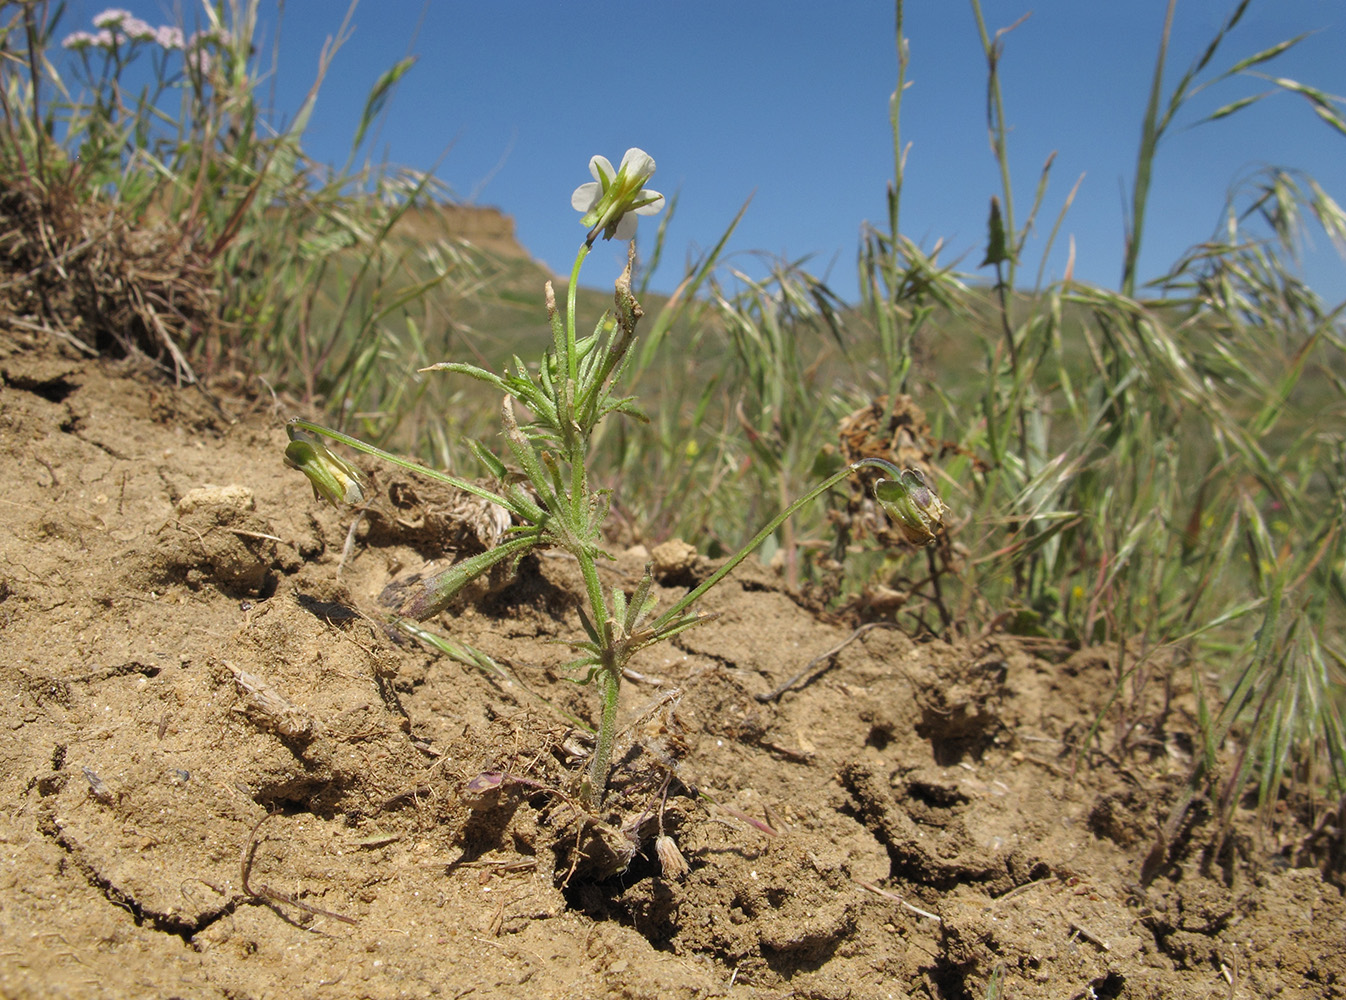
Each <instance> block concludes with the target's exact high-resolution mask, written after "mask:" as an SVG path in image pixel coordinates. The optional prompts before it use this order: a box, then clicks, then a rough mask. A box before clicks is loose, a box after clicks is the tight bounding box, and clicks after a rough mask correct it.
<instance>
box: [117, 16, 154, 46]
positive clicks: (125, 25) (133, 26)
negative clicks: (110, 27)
mask: <svg viewBox="0 0 1346 1000" xmlns="http://www.w3.org/2000/svg"><path fill="white" fill-rule="evenodd" d="M121 29H122V31H124V32H126V37H127V38H130V39H131V40H132V41H136V42H152V41H154V38H155V30H154V28H153V26H152V25H151V24H150V23H149V22H148V21H142V20H141V19H140V18H138V17H128V18H126V19H125V20H123V21H122V23H121Z"/></svg>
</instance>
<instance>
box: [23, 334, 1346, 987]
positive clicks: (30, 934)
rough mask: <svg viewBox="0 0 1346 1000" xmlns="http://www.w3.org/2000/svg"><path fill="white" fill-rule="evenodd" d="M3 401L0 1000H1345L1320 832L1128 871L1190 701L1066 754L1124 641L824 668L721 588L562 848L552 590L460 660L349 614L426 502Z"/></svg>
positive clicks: (1158, 690) (1206, 848) (37, 403)
mask: <svg viewBox="0 0 1346 1000" xmlns="http://www.w3.org/2000/svg"><path fill="white" fill-rule="evenodd" d="M0 376H2V377H3V389H0V477H3V481H4V483H5V490H4V497H3V500H2V501H0V503H3V516H2V517H0V697H2V698H3V701H0V705H2V706H3V707H2V708H0V734H3V735H2V736H0V801H2V802H3V804H4V808H3V810H0V996H3V997H5V998H28V997H32V998H37V997H44V998H45V997H73V998H82V997H184V998H186V997H190V998H196V997H202V998H264V997H286V998H307V997H315V998H318V997H330V998H345V997H377V998H384V997H388V998H391V997H465V996H471V997H474V998H479V997H528V998H551V997H557V998H561V997H575V998H581V997H642V998H643V997H649V998H659V1000H674V998H679V1000H680V998H693V997H719V996H727V997H744V998H777V997H810V998H833V997H835V998H843V997H850V998H862V997H875V998H878V997H894V998H901V997H922V998H932V1000H933V998H938V1000H965V998H966V1000H971V998H982V997H988V996H996V995H999V996H1003V997H1016V998H1060V1000H1067V998H1091V997H1099V998H1123V997H1124V998H1139V997H1146V998H1156V1000H1157V998H1167V1000H1186V998H1230V997H1268V996H1278V997H1295V998H1298V997H1303V998H1311V997H1312V998H1321V997H1341V996H1346V947H1344V945H1346V907H1343V902H1342V896H1341V891H1340V886H1341V884H1342V856H1341V834H1340V826H1341V824H1340V819H1341V817H1340V816H1339V815H1336V814H1335V813H1333V812H1331V811H1326V812H1321V811H1320V812H1319V813H1314V812H1312V811H1311V810H1309V809H1306V808H1305V809H1300V808H1298V807H1293V806H1287V807H1286V808H1285V809H1284V810H1282V811H1281V812H1280V813H1278V815H1277V818H1276V823H1275V824H1274V826H1273V827H1272V828H1271V829H1270V830H1269V831H1268V832H1266V833H1265V834H1262V833H1259V832H1258V830H1257V828H1256V827H1254V826H1253V825H1252V824H1251V823H1249V822H1248V821H1247V818H1246V816H1245V815H1244V814H1243V813H1240V814H1239V824H1240V825H1239V826H1238V827H1236V829H1235V832H1234V836H1233V837H1232V838H1231V839H1230V840H1229V841H1228V845H1229V846H1228V849H1226V850H1225V851H1223V852H1219V851H1214V850H1212V847H1211V845H1212V844H1213V843H1214V842H1215V839H1216V837H1215V834H1216V823H1215V822H1214V820H1213V819H1212V818H1211V809H1210V808H1209V807H1208V806H1207V805H1206V804H1204V803H1203V802H1202V801H1201V800H1200V799H1198V801H1197V802H1196V803H1195V804H1194V806H1193V808H1192V809H1191V810H1190V812H1189V813H1188V817H1187V820H1186V822H1185V823H1184V824H1183V825H1182V827H1181V829H1180V830H1179V831H1178V832H1177V835H1176V836H1174V837H1172V838H1170V839H1168V840H1166V841H1165V842H1163V843H1160V842H1159V831H1160V829H1161V827H1162V826H1163V824H1164V821H1165V820H1166V818H1167V817H1168V815H1169V810H1170V808H1171V806H1172V804H1173V802H1174V801H1175V799H1176V798H1177V796H1178V795H1179V793H1180V791H1181V789H1182V788H1183V787H1184V784H1185V781H1186V776H1187V774H1188V771H1189V768H1190V766H1191V760H1190V751H1191V748H1192V746H1193V745H1194V742H1195V739H1196V737H1195V733H1196V725H1195V721H1194V717H1193V711H1192V702H1191V698H1190V696H1189V693H1188V692H1187V691H1186V690H1185V689H1184V687H1183V686H1182V685H1183V683H1185V681H1183V680H1182V678H1181V677H1179V678H1177V679H1176V680H1175V681H1174V683H1172V684H1165V683H1163V682H1162V681H1163V679H1162V678H1161V677H1151V678H1150V680H1149V683H1148V684H1147V685H1144V686H1143V687H1137V686H1136V685H1131V686H1128V687H1127V689H1126V692H1125V695H1124V697H1123V698H1121V699H1119V700H1118V701H1117V702H1116V703H1115V704H1113V705H1112V707H1111V708H1109V709H1108V711H1107V713H1106V714H1105V715H1104V717H1103V721H1102V725H1101V726H1100V727H1099V728H1098V729H1097V731H1096V734H1095V733H1094V731H1093V727H1094V724H1095V721H1096V719H1097V718H1098V716H1099V713H1100V711H1101V710H1102V709H1103V707H1104V706H1105V704H1107V703H1108V699H1109V696H1110V695H1111V693H1112V691H1113V689H1114V683H1113V671H1114V669H1115V666H1114V665H1115V662H1116V651H1115V650H1109V649H1085V650H1072V649H1068V648H1065V647H1064V646H1058V645H1053V644H1043V643H1040V644H1037V645H1026V644H1024V643H1023V642H1021V641H1019V640H1016V639H1013V638H1012V637H1009V636H1004V635H998V634H992V635H987V636H982V637H979V638H976V639H969V640H961V641H958V642H955V643H947V642H944V641H940V640H936V639H930V638H928V637H926V638H923V639H922V638H914V637H911V636H907V635H904V634H902V633H901V632H899V631H896V630H893V629H889V628H870V629H867V630H864V631H862V632H860V633H859V634H857V633H856V628H855V623H851V622H840V621H835V620H831V619H828V618H826V617H824V616H820V615H819V614H817V613H815V612H814V611H812V610H810V609H808V608H806V607H804V606H801V603H800V602H799V601H797V600H796V599H794V598H793V597H792V595H791V594H790V593H789V592H788V591H787V589H786V588H785V587H784V586H783V585H782V583H781V582H780V580H779V579H778V578H777V577H776V576H775V575H774V574H772V573H771V572H770V571H769V570H767V569H764V568H761V567H758V566H748V565H745V567H744V568H743V569H742V570H741V571H740V572H738V573H736V574H735V575H734V576H732V577H730V579H729V580H728V581H727V582H726V583H725V584H724V585H723V586H721V587H720V588H719V589H718V590H717V591H716V592H714V593H712V595H711V596H710V597H709V598H708V600H707V601H706V604H705V608H706V609H707V610H712V611H716V612H719V617H718V618H716V619H715V620H714V621H713V622H711V623H709V624H707V625H705V626H703V627H700V628H697V629H693V630H691V631H689V632H687V633H685V634H683V635H682V636H680V637H678V639H677V640H676V644H668V645H665V646H662V647H657V648H655V649H653V650H649V651H647V652H646V653H645V654H643V655H644V658H643V659H640V660H638V661H637V662H636V663H635V664H634V668H635V669H636V670H637V671H638V673H639V675H640V676H639V678H638V679H633V680H631V681H630V682H629V683H627V684H626V685H625V687H624V703H623V718H624V720H626V724H627V729H626V731H625V733H624V735H623V737H622V739H621V741H620V743H619V751H618V758H619V761H618V766H617V768H616V770H615V772H614V776H613V783H612V790H611V792H610V794H609V797H608V801H607V804H606V806H605V809H604V811H603V814H602V815H601V816H588V815H585V814H584V813H583V812H582V811H581V810H579V809H578V808H577V806H576V804H575V802H574V801H573V800H572V798H571V795H570V793H571V792H572V791H573V789H574V787H575V782H576V780H577V775H578V774H579V773H580V771H581V769H582V762H583V759H584V756H585V754H586V753H587V747H588V744H587V742H586V740H585V738H584V735H583V733H582V731H581V730H579V729H578V728H576V727H574V726H572V725H570V724H569V723H568V722H567V721H566V719H567V713H568V714H569V715H570V716H574V717H578V718H580V719H584V720H592V719H593V718H594V715H595V710H596V699H595V697H594V694H595V693H594V692H593V691H591V690H589V689H587V688H584V687H581V686H578V685H576V684H574V683H572V682H571V681H570V680H568V679H567V677H566V676H565V674H564V673H563V672H562V671H561V670H560V669H559V667H560V665H561V664H563V663H564V662H565V661H566V660H567V659H568V658H569V655H570V654H569V650H568V649H567V647H566V646H565V645H563V644H561V643H558V642H557V640H562V639H566V638H569V637H574V636H577V635H579V634H581V627H580V624H579V618H578V614H577V607H578V602H579V595H580V593H581V589H580V586H579V580H578V574H577V572H575V570H574V567H573V566H572V565H571V564H569V563H567V562H566V560H565V559H564V558H561V557H559V556H543V557H541V558H534V559H530V560H527V561H525V562H524V563H523V564H522V565H521V566H520V567H519V570H518V573H517V575H516V576H515V577H513V578H512V579H509V580H504V581H497V584H498V585H497V586H496V587H494V588H493V589H490V590H486V589H483V590H481V591H480V592H478V593H476V594H474V595H473V598H472V599H471V600H470V601H468V602H466V603H465V604H464V605H463V606H461V607H459V608H457V609H455V610H453V611H452V612H451V613H449V614H446V615H445V616H443V617H442V618H441V619H440V620H439V621H438V622H435V623H431V624H432V625H434V627H435V628H436V629H438V630H439V631H441V632H442V633H443V634H445V635H447V636H449V637H451V638H452V639H453V640H455V641H457V642H459V643H465V644H470V645H471V646H472V647H475V648H476V649H478V650H480V651H482V652H483V653H485V654H487V655H488V656H490V657H492V658H494V661H495V664H496V666H497V667H498V668H499V669H498V670H497V669H496V668H495V667H492V666H490V665H489V664H486V665H482V666H473V665H469V664H467V663H464V662H460V661H458V660H454V659H452V658H450V657H448V656H445V655H443V654H439V653H432V652H430V651H429V650H427V649H426V648H425V647H423V646H422V645H420V644H418V643H416V642H413V641H409V640H407V639H406V638H405V637H404V636H402V635H401V634H400V633H397V632H395V631H390V629H389V627H388V626H387V625H386V624H385V621H386V615H385V610H384V603H383V602H384V601H386V599H387V597H386V588H388V586H389V584H390V583H395V582H396V581H399V580H405V578H406V576H407V574H413V573H416V572H419V571H420V570H421V569H422V568H423V566H424V564H425V562H426V561H427V560H441V561H442V560H443V559H445V558H449V557H451V556H452V552H453V550H454V548H455V547H459V548H461V547H462V545H463V544H464V543H463V540H462V537H461V536H462V533H463V529H462V526H461V524H460V523H459V522H458V521H457V520H455V518H456V517H457V514H456V513H455V512H456V511H459V510H460V506H461V505H459V506H458V507H456V506H455V503H456V500H455V498H452V497H446V496H444V495H443V493H442V491H437V490H434V489H432V488H431V487H429V486H427V485H426V484H423V483H415V482H413V481H410V480H408V479H407V478H405V477H401V478H396V477H393V476H391V475H390V474H388V473H387V472H386V471H384V472H383V473H382V474H381V475H380V478H379V479H378V481H377V490H376V495H375V497H374V500H373V503H372V505H371V507H370V509H369V510H367V511H365V512H364V513H363V515H362V516H361V517H360V518H359V519H358V522H357V523H356V524H355V527H354V529H353V530H352V517H351V515H350V513H349V512H347V513H340V512H337V511H334V510H332V509H331V508H328V507H324V506H323V505H321V504H319V503H318V502H316V501H315V500H314V499H313V497H312V494H311V492H310V490H309V487H308V484H307V483H306V482H305V481H304V480H303V478H302V477H301V476H300V475H299V474H297V473H295V472H293V471H290V470H287V469H285V468H284V467H283V466H282V464H281V454H282V451H283V448H284V443H285V440H286V439H285V434H284V430H283V418H284V417H285V416H287V415H288V414H283V413H278V412H275V411H274V410H273V409H272V406H271V402H270V400H260V401H256V402H251V403H250V402H249V401H246V400H240V399H238V398H234V397H229V396H227V395H225V396H224V397H223V398H222V405H223V407H224V412H220V411H218V410H217V409H216V408H214V407H213V406H212V405H211V403H210V402H208V401H207V400H206V399H205V398H204V397H203V396H202V395H201V394H200V393H198V392H196V391H193V390H187V391H179V390H176V389H173V388H171V387H167V386H164V385H159V384H155V383H154V382H153V381H150V380H147V379H143V378H135V377H130V376H128V375H126V374H125V373H120V372H119V371H118V370H116V369H115V368H112V367H109V366H108V365H107V364H106V363H95V362H88V361H80V360H74V359H70V358H66V357H63V356H61V355H59V354H57V353H54V352H53V351H52V350H51V349H50V348H48V347H44V346H43V345H38V344H32V343H29V342H27V341H26V340H24V339H23V338H22V337H20V336H18V335H13V334H9V333H6V334H4V335H3V337H0ZM645 558H646V555H645V554H644V553H642V552H639V551H633V552H628V553H625V554H622V555H621V556H620V557H619V558H618V559H617V560H616V561H615V562H614V563H613V564H612V566H611V568H610V571H609V576H610V582H613V583H616V582H620V581H622V580H626V581H629V583H630V584H631V585H632V586H634V584H635V583H636V581H637V580H638V578H639V575H640V572H641V569H642V566H643V563H644V561H645ZM707 572H709V564H708V563H707V562H706V561H705V560H704V559H700V558H696V559H687V560H682V561H679V560H678V559H676V558H673V559H666V560H665V562H664V563H663V564H662V569H661V582H660V587H659V589H660V596H661V599H662V603H664V605H665V606H667V603H668V602H669V600H670V598H672V597H673V596H674V595H675V594H677V593H681V592H683V591H685V589H686V588H687V587H688V586H689V585H691V584H693V582H694V581H695V580H697V579H701V578H704V575H705V574H706V573H707ZM394 591H395V588H394ZM394 591H388V592H387V593H393V592H394ZM829 650H835V652H834V653H832V655H830V656H827V657H824V658H823V659H822V660H820V661H819V662H818V664H816V665H815V668H814V670H813V675H812V676H810V677H809V678H806V679H805V681H804V682H802V683H800V684H799V685H797V686H796V687H795V688H793V689H791V690H789V691H787V692H785V693H784V694H782V695H781V696H780V697H779V698H776V699H771V698H769V697H767V696H768V695H769V694H770V693H771V692H772V691H773V690H775V689H777V688H778V687H779V686H780V685H781V684H782V683H783V682H784V681H786V680H788V679H789V678H790V677H792V676H793V675H795V674H797V673H798V672H800V671H801V670H802V669H804V667H805V666H806V664H808V663H809V662H810V661H811V660H813V659H814V658H815V657H818V656H819V655H820V654H825V653H827V652H828V651H829ZM1091 734H1092V735H1091ZM1156 845H1158V846H1156ZM680 860H681V862H683V863H684V864H680V863H679V861H680ZM997 989H998V990H1000V991H1001V992H1000V993H999V994H997V993H996V992H995V991H996V990H997Z"/></svg>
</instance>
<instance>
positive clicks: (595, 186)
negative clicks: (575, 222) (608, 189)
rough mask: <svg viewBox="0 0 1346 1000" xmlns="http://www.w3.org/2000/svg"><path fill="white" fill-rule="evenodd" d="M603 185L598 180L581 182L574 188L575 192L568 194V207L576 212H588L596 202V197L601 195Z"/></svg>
mask: <svg viewBox="0 0 1346 1000" xmlns="http://www.w3.org/2000/svg"><path fill="white" fill-rule="evenodd" d="M602 193H603V185H601V184H599V183H598V181H590V182H589V183H588V184H581V185H580V186H579V187H577V188H575V193H574V194H572V195H571V196H570V207H571V208H573V209H574V210H575V211H576V212H588V211H589V209H591V208H593V207H594V206H595V205H597V204H598V199H599V198H600V197H601V196H602Z"/></svg>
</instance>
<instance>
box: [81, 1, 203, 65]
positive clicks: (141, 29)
mask: <svg viewBox="0 0 1346 1000" xmlns="http://www.w3.org/2000/svg"><path fill="white" fill-rule="evenodd" d="M93 26H94V27H95V28H98V29H99V30H98V31H97V32H92V31H75V32H72V33H71V34H69V35H66V36H65V38H64V39H62V40H61V45H62V47H64V48H67V49H74V50H75V51H79V50H80V49H87V48H101V49H113V48H116V46H117V43H118V42H120V41H122V40H126V41H131V42H153V43H154V44H156V45H158V46H159V47H160V48H161V49H163V50H164V51H166V52H169V51H188V52H191V51H193V50H195V49H199V48H202V47H203V46H204V45H206V44H208V43H211V42H220V43H227V42H228V41H229V39H228V35H227V33H225V32H219V31H198V32H195V33H194V34H193V35H192V36H191V37H190V38H185V37H184V36H183V34H182V29H181V28H178V27H175V26H174V25H171V24H162V25H160V26H159V27H157V28H156V27H154V26H153V25H151V24H150V23H149V22H148V21H142V20H141V19H140V18H138V17H136V16H135V15H134V14H132V13H131V12H130V11H129V10H122V9H121V8H120V7H110V8H108V9H107V10H105V11H103V12H102V13H101V14H98V15H97V16H96V17H94V19H93ZM202 55H204V53H202Z"/></svg>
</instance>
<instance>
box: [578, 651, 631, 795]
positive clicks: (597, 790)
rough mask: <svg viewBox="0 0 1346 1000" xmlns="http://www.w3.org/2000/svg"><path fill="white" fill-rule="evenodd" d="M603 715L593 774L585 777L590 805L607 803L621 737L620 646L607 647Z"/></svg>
mask: <svg viewBox="0 0 1346 1000" xmlns="http://www.w3.org/2000/svg"><path fill="white" fill-rule="evenodd" d="M603 661H604V662H603V669H602V671H601V672H600V674H601V677H602V679H603V718H602V720H601V721H600V722H599V725H598V741H597V742H596V743H595V744H594V754H593V756H592V757H590V758H589V774H588V777H587V778H586V780H585V788H584V790H583V798H584V801H585V804H586V805H587V806H588V807H589V808H590V809H597V808H598V807H599V806H600V805H602V804H603V793H604V792H605V791H606V790H607V785H608V767H609V766H610V765H611V763H612V745H613V743H615V742H616V740H617V701H618V696H619V695H620V694H621V689H622V667H621V664H619V663H618V662H617V658H616V650H615V649H613V648H612V647H608V648H606V649H604V650H603Z"/></svg>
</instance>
